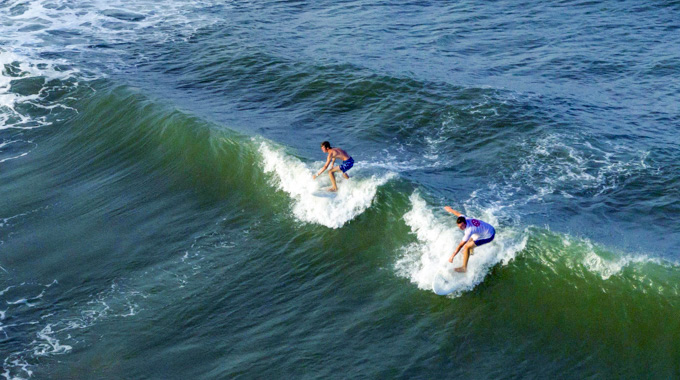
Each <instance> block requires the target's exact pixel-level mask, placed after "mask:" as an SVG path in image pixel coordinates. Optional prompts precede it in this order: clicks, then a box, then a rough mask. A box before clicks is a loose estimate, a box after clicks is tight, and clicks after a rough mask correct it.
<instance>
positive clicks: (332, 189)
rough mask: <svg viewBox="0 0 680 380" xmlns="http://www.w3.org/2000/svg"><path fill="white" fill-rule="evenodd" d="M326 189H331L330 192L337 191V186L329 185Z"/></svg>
mask: <svg viewBox="0 0 680 380" xmlns="http://www.w3.org/2000/svg"><path fill="white" fill-rule="evenodd" d="M328 191H331V192H333V191H338V188H337V187H329V188H328Z"/></svg>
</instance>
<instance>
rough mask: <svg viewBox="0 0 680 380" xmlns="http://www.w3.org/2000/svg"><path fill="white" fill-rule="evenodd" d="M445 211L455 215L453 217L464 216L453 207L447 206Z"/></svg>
mask: <svg viewBox="0 0 680 380" xmlns="http://www.w3.org/2000/svg"><path fill="white" fill-rule="evenodd" d="M444 210H446V211H448V212H450V213H451V214H453V215H455V216H461V215H463V214H461V213H459V212H458V211H456V210H454V209H452V208H451V206H445V207H444Z"/></svg>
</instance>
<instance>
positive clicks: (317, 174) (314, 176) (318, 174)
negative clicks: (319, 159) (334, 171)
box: [312, 153, 335, 179]
mask: <svg viewBox="0 0 680 380" xmlns="http://www.w3.org/2000/svg"><path fill="white" fill-rule="evenodd" d="M333 161H335V158H333ZM330 163H331V154H330V153H328V158H326V164H325V165H324V166H323V168H321V170H319V171H318V172H317V173H316V174H314V175H313V176H312V179H316V177H318V176H320V175H321V173H323V172H324V171H325V170H326V168H327V167H328V165H330Z"/></svg>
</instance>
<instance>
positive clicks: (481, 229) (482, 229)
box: [444, 206, 496, 272]
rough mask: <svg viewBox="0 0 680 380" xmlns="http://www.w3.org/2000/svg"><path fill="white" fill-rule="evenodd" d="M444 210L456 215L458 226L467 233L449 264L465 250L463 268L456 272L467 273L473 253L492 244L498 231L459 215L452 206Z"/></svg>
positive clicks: (484, 223) (457, 269) (483, 223)
mask: <svg viewBox="0 0 680 380" xmlns="http://www.w3.org/2000/svg"><path fill="white" fill-rule="evenodd" d="M444 210H446V211H448V212H450V213H451V214H454V215H455V216H457V217H458V219H456V224H458V228H460V229H461V230H463V231H464V232H465V235H463V240H461V241H460V244H458V247H457V248H456V251H455V252H453V255H451V257H450V258H449V262H450V263H452V262H453V258H454V257H456V255H457V254H458V252H459V251H460V249H461V248H462V249H463V266H461V267H458V268H455V271H456V272H465V271H466V270H467V263H468V259H469V258H470V255H471V254H472V251H473V250H474V249H475V248H476V247H479V246H480V245H484V244H486V243H491V242H492V241H493V238H494V237H495V236H496V229H494V228H493V226H492V225H490V224H489V223H486V222H482V221H481V220H479V219H472V218H468V217H466V216H465V215H463V214H461V213H459V212H458V211H456V210H454V209H452V208H451V207H450V206H446V207H444Z"/></svg>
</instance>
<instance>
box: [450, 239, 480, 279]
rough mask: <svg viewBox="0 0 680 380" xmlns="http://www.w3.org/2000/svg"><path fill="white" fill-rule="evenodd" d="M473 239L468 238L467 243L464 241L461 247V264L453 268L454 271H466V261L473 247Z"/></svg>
mask: <svg viewBox="0 0 680 380" xmlns="http://www.w3.org/2000/svg"><path fill="white" fill-rule="evenodd" d="M475 247H476V245H475V241H474V240H472V239H470V240H469V241H468V242H467V243H465V246H464V247H463V266H461V267H458V268H456V269H454V270H455V271H456V272H465V271H467V263H468V260H469V259H470V255H471V254H472V251H473V250H474V249H475Z"/></svg>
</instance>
